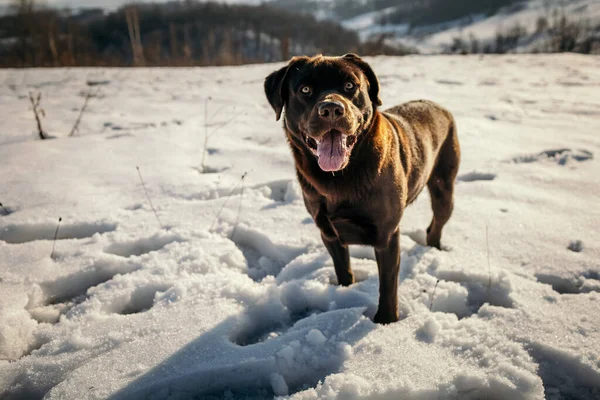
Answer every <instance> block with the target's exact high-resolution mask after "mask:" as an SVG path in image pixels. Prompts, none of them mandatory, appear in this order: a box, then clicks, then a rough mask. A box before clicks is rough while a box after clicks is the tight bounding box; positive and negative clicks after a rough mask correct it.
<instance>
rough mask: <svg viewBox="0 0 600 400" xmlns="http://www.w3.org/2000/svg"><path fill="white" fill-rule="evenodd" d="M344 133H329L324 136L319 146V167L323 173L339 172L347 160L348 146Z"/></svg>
mask: <svg viewBox="0 0 600 400" xmlns="http://www.w3.org/2000/svg"><path fill="white" fill-rule="evenodd" d="M343 142H344V140H343V137H342V133H341V132H338V131H329V132H327V133H326V134H325V136H323V138H322V139H321V141H320V142H319V144H318V146H317V154H318V156H319V167H321V169H322V170H323V171H339V170H340V169H342V165H343V164H344V160H345V159H346V146H345V143H343Z"/></svg>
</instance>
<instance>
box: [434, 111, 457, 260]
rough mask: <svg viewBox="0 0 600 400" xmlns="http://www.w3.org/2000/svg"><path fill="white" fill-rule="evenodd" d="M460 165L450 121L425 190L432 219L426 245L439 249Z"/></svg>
mask: <svg viewBox="0 0 600 400" xmlns="http://www.w3.org/2000/svg"><path fill="white" fill-rule="evenodd" d="M459 163H460V147H459V145H458V137H457V135H456V125H455V123H454V120H451V122H450V127H449V132H448V136H447V137H446V139H445V140H444V143H443V144H442V147H441V149H440V152H439V154H438V158H437V160H436V164H435V167H434V168H433V171H432V172H431V175H430V177H429V181H428V182H427V188H428V189H429V194H430V195H431V208H432V209H433V219H432V220H431V223H430V224H429V227H428V228H427V245H428V246H432V247H437V248H438V249H440V246H441V244H440V240H441V237H442V228H443V227H444V225H445V224H446V222H448V220H449V219H450V216H451V215H452V210H453V208H454V181H455V180H456V174H457V173H458V166H459Z"/></svg>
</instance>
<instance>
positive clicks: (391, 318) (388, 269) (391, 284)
mask: <svg viewBox="0 0 600 400" xmlns="http://www.w3.org/2000/svg"><path fill="white" fill-rule="evenodd" d="M375 258H376V259H377V268H378V269H379V308H378V309H377V314H375V318H374V319H373V321H374V322H375V323H377V324H389V323H391V322H396V321H398V272H399V270H400V230H399V229H396V231H395V232H394V233H393V234H392V236H391V237H390V240H389V243H388V245H387V246H386V247H381V248H377V247H376V248H375Z"/></svg>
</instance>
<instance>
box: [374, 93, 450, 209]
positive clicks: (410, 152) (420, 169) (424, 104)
mask: <svg viewBox="0 0 600 400" xmlns="http://www.w3.org/2000/svg"><path fill="white" fill-rule="evenodd" d="M382 114H383V115H384V116H385V117H386V118H387V119H388V121H389V122H390V123H391V124H392V126H393V127H394V128H395V129H394V130H395V131H396V134H397V135H398V140H399V142H400V143H399V144H400V146H399V147H400V154H399V157H400V159H399V161H400V163H401V164H402V166H403V169H404V173H405V175H406V178H407V181H408V182H407V183H408V185H407V186H408V204H410V203H412V202H413V201H414V200H415V199H416V198H417V196H418V195H419V193H420V192H421V191H422V190H423V188H424V187H425V185H426V184H427V181H428V180H429V178H430V175H431V173H432V172H433V170H434V166H436V165H437V164H438V161H439V155H440V152H444V151H443V149H444V148H445V147H450V149H448V150H450V151H452V152H453V154H456V153H459V152H460V150H459V148H458V138H457V136H456V125H455V122H454V118H453V116H452V114H451V113H450V112H449V111H448V110H446V109H445V108H443V107H442V106H440V105H438V104H436V103H434V102H432V101H428V100H416V101H410V102H408V103H403V104H400V105H398V106H395V107H392V108H389V109H387V110H385V111H384V112H383V113H382ZM455 152H456V153H455ZM453 164H454V163H453ZM444 168H450V169H451V170H456V169H457V168H458V159H456V165H445V166H444Z"/></svg>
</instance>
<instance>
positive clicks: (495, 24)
mask: <svg viewBox="0 0 600 400" xmlns="http://www.w3.org/2000/svg"><path fill="white" fill-rule="evenodd" d="M474 4H475V3H474ZM398 7H399V6H395V7H394V6H393V7H386V8H384V9H381V10H376V11H370V12H367V13H364V14H361V15H357V16H355V17H353V18H349V19H346V20H343V21H342V23H343V25H344V26H345V27H346V28H350V29H354V30H357V31H358V32H360V34H361V37H362V38H363V39H369V38H373V37H374V36H377V35H381V34H388V35H391V36H392V37H393V38H394V39H393V40H392V42H396V43H399V44H402V45H404V46H408V47H412V48H415V49H417V50H418V51H419V52H421V53H425V54H427V53H439V52H445V51H448V49H449V48H450V47H451V45H452V43H453V41H454V40H455V39H461V40H465V41H468V40H470V39H471V38H475V39H476V40H477V41H478V42H479V44H480V45H481V47H482V48H483V46H485V45H486V44H491V43H493V42H494V40H495V37H496V34H497V33H504V32H506V31H507V30H509V29H511V28H513V27H515V26H517V25H520V26H522V27H523V28H525V29H526V30H527V34H526V36H528V37H526V38H523V39H524V40H523V41H522V42H523V43H522V44H521V45H520V46H519V48H518V50H517V51H519V50H520V51H532V50H540V49H541V44H542V43H541V41H542V40H543V39H544V38H539V37H534V33H535V30H536V23H537V20H538V18H540V17H543V18H546V19H547V20H551V19H552V17H553V13H554V12H558V13H559V14H560V15H563V14H564V15H566V16H567V18H568V19H569V20H570V21H573V22H577V23H579V22H580V21H584V22H589V23H590V25H591V26H592V27H593V26H596V25H600V2H599V1H597V0H568V1H567V0H526V1H523V2H516V3H515V4H513V5H512V6H507V7H503V8H500V9H499V10H498V11H496V12H494V13H492V14H482V13H472V14H467V15H465V16H464V17H462V18H459V19H450V20H447V21H445V22H440V23H436V24H425V25H421V24H420V25H414V23H413V21H412V20H411V19H410V14H407V20H406V21H405V22H403V23H396V24H394V23H390V24H382V20H385V19H386V17H387V16H389V15H391V14H393V13H394V12H396V10H397V9H398Z"/></svg>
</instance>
